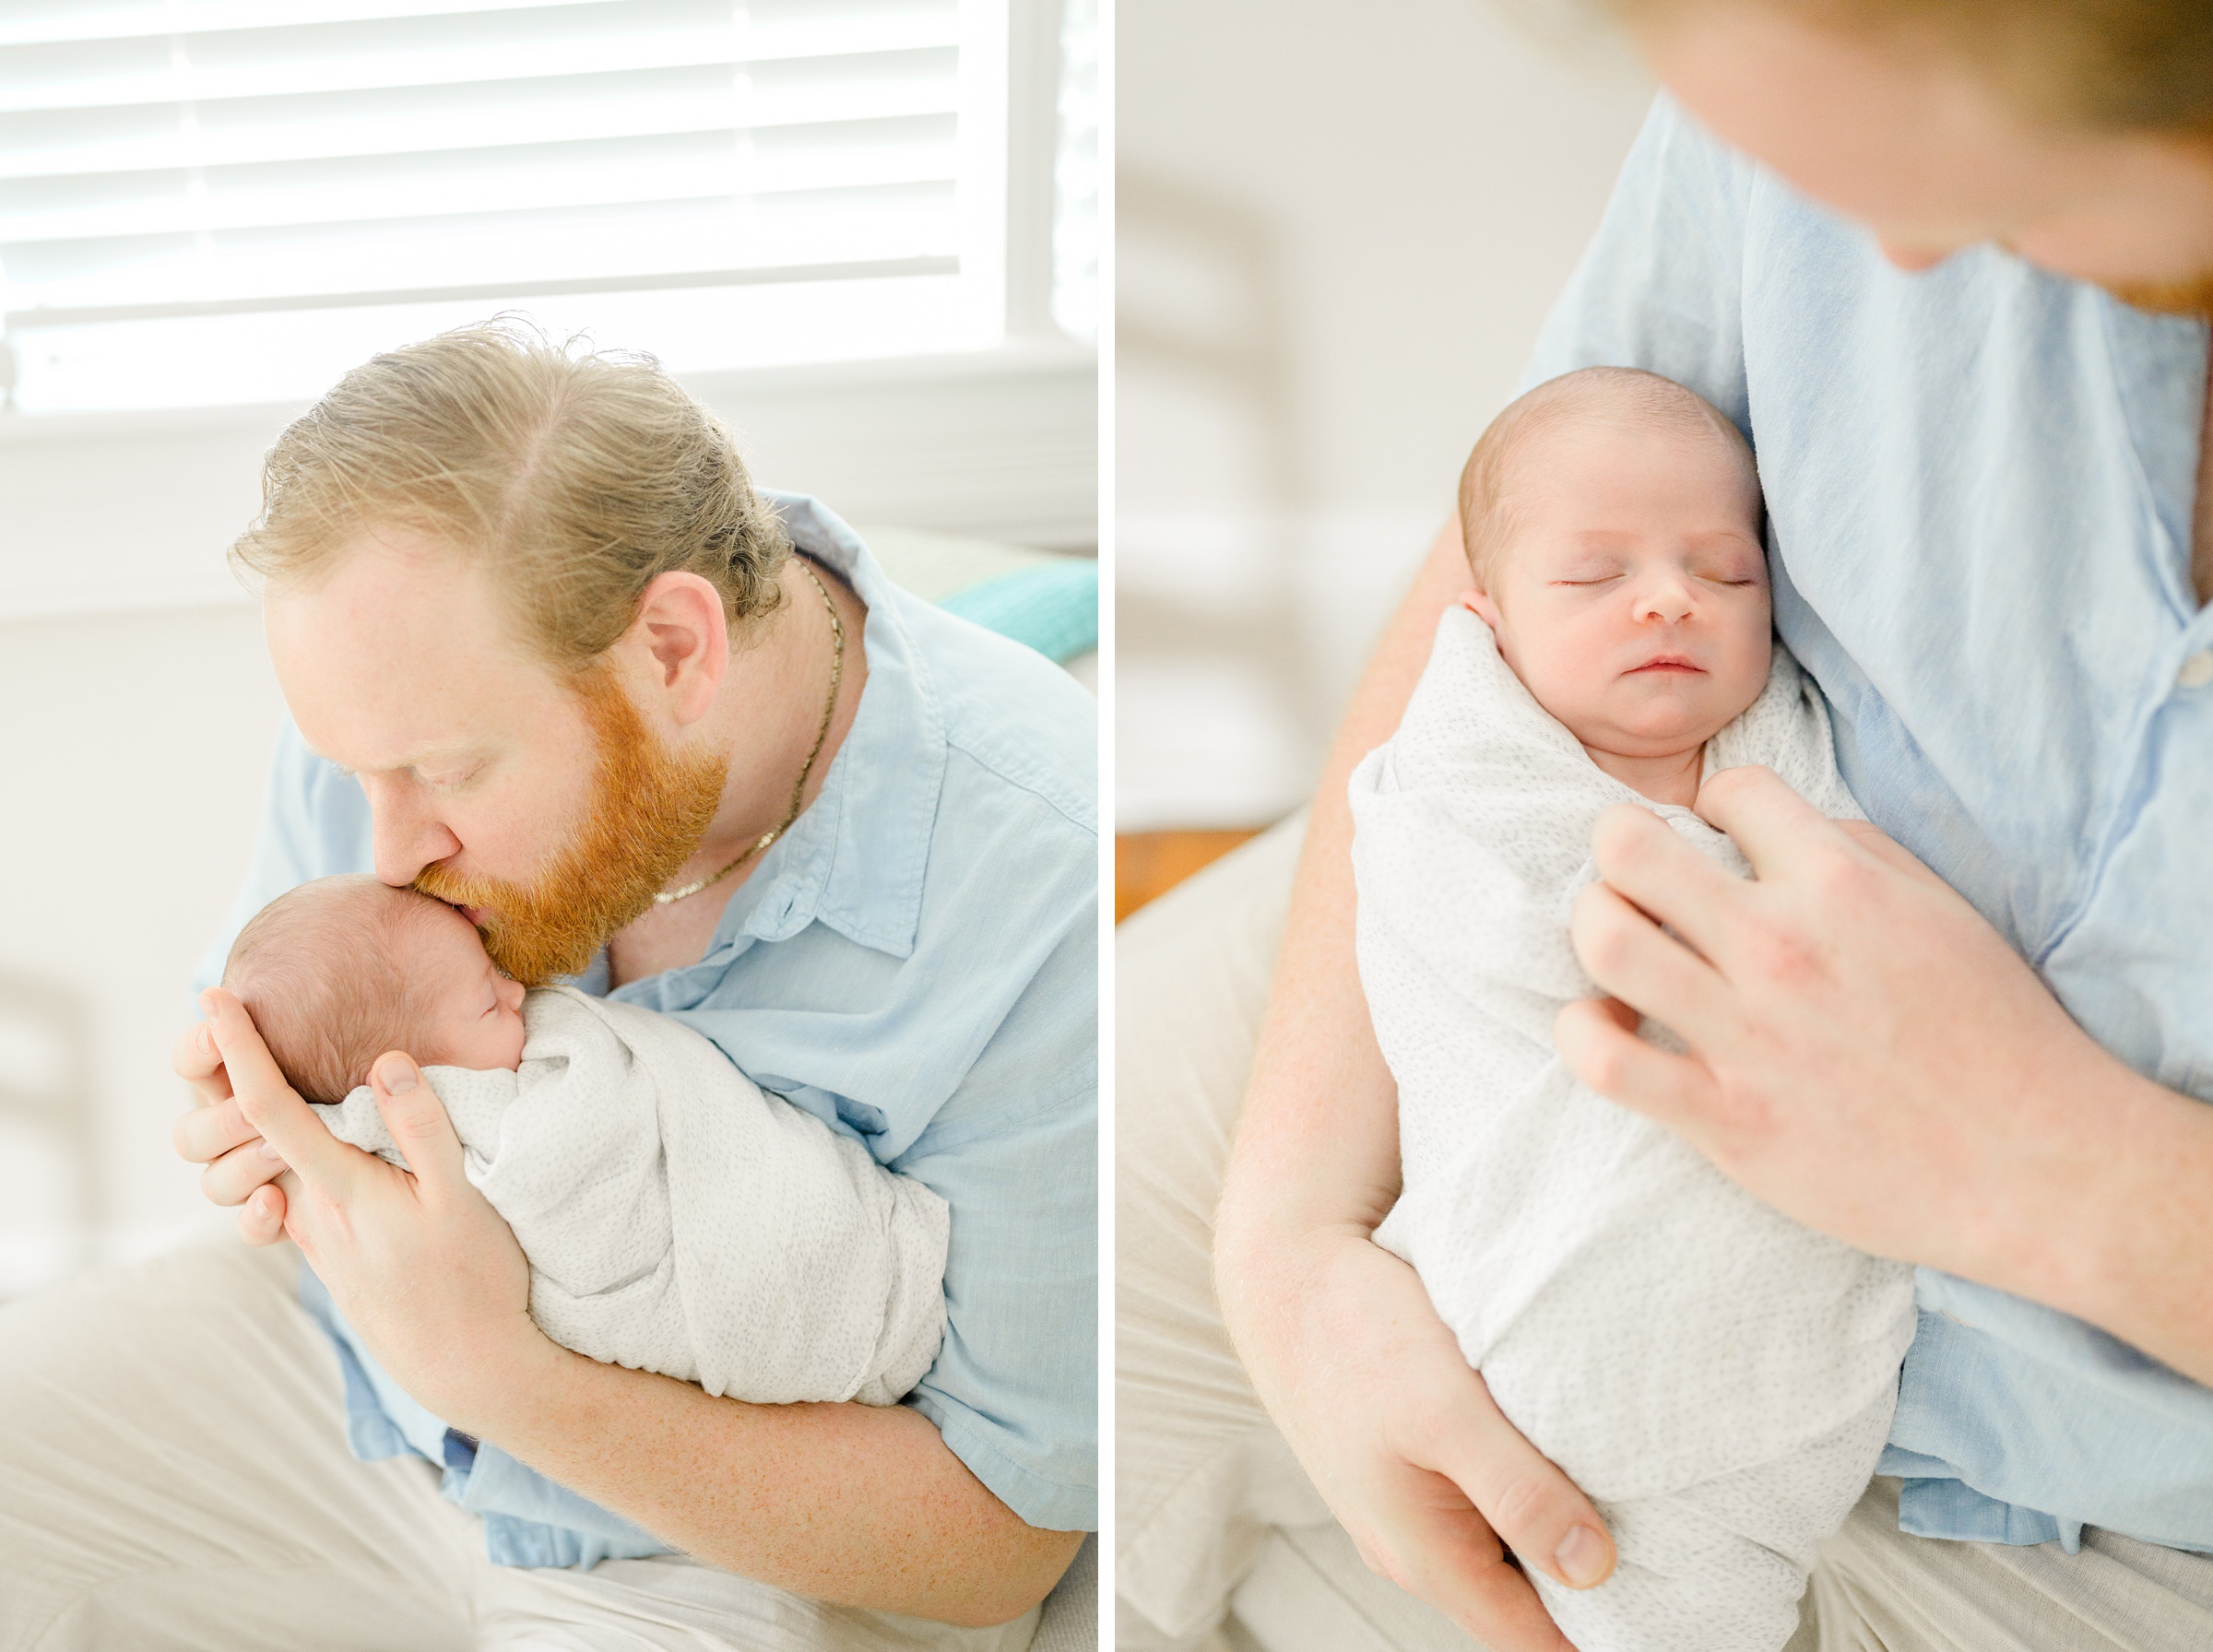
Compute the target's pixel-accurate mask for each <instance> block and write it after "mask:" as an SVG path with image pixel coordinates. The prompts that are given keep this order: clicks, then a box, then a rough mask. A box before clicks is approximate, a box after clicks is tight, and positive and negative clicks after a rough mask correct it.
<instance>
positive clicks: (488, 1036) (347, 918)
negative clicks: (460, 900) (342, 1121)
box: [223, 877, 523, 1102]
mask: <svg viewBox="0 0 2213 1652" xmlns="http://www.w3.org/2000/svg"><path fill="white" fill-rule="evenodd" d="M223 985H225V986H226V987H228V988H229V989H230V990H231V992H232V993H234V994H236V995H237V997H238V999H239V1001H240V1002H241V1003H243V1005H245V1007H246V1010H247V1013H249V1014H250V1015H252V1016H253V1018H254V1026H255V1027H257V1028H258V1029H260V1032H261V1036H262V1042H263V1043H265V1044H267V1045H268V1046H269V1054H270V1055H271V1056H273V1057H275V1059H276V1062H277V1065H278V1067H279V1068H283V1069H284V1076H285V1078H286V1079H287V1080H290V1083H291V1086H292V1088H293V1089H294V1090H296V1091H299V1092H300V1093H301V1094H302V1095H303V1096H305V1097H306V1098H307V1099H308V1100H309V1101H311V1102H341V1101H344V1100H345V1099H346V1092H347V1091H349V1090H351V1089H353V1088H354V1086H356V1085H357V1084H366V1083H367V1082H368V1081H369V1068H370V1065H371V1064H372V1063H373V1062H374V1061H375V1060H376V1058H377V1057H378V1056H381V1055H383V1054H384V1053H385V1051H386V1050H404V1051H405V1052H407V1054H408V1055H410V1056H413V1057H414V1058H415V1059H416V1060H417V1061H418V1062H420V1064H421V1065H423V1066H425V1067H441V1066H443V1067H473V1068H479V1069H484V1068H508V1069H510V1070H512V1069H513V1068H515V1067H517V1066H519V1065H520V1064H521V1062H522V1058H523V1016H522V1006H523V988H522V986H521V985H519V984H518V983H516V982H514V981H510V980H509V979H508V978H507V977H506V976H504V975H503V974H501V973H500V972H499V971H498V970H497V969H495V968H494V967H493V966H492V962H491V958H489V957H488V956H487V955H486V954H485V951H484V944H483V942H482V941H481V940H480V939H479V938H478V936H477V932H476V930H475V928H474V927H473V926H471V925H470V924H469V921H468V920H467V918H465V917H463V916H462V915H461V914H459V913H458V912H456V911H455V910H454V909H453V908H452V907H451V906H448V905H447V904H446V903H444V902H443V901H433V900H432V899H431V897H430V896H428V895H425V894H420V893H418V892H417V891H414V890H410V889H394V888H392V887H391V886H390V885H389V884H385V883H382V882H379V881H378V880H377V879H374V878H370V877H349V878H320V879H316V880H315V881H314V882H313V883H303V884H302V885H301V886H300V887H299V888H298V889H295V890H291V891H288V892H286V893H284V894H281V895H278V897H277V898H276V899H275V900H274V901H271V902H270V903H268V904H267V905H266V906H265V907H263V908H262V909H261V910H260V911H259V912H257V913H255V914H254V917H253V920H252V921H251V922H249V923H248V924H247V925H246V926H245V927H244V928H243V929H242V930H240V931H239V933H238V939H237V940H235V941H233V942H232V943H231V957H230V960H229V962H227V963H225V964H224V966H223Z"/></svg>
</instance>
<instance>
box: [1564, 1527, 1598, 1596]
mask: <svg viewBox="0 0 2213 1652" xmlns="http://www.w3.org/2000/svg"><path fill="white" fill-rule="evenodd" d="M1552 1558H1553V1559H1554V1560H1556V1561H1557V1562H1558V1563H1559V1567H1560V1572H1561V1575H1563V1576H1565V1577H1566V1578H1567V1579H1568V1582H1569V1583H1572V1584H1573V1585H1575V1587H1577V1588H1579V1589H1587V1588H1589V1587H1591V1586H1592V1584H1594V1583H1596V1582H1597V1581H1598V1580H1599V1579H1600V1578H1602V1577H1604V1575H1606V1540H1605V1539H1604V1538H1602V1537H1600V1536H1599V1535H1598V1533H1596V1532H1595V1531H1592V1529H1591V1528H1589V1527H1588V1526H1570V1527H1569V1528H1568V1535H1567V1536H1566V1537H1565V1538H1563V1539H1561V1540H1560V1546H1559V1547H1558V1548H1557V1549H1556V1550H1554V1551H1553V1555H1552Z"/></svg>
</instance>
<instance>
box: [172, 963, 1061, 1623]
mask: <svg viewBox="0 0 2213 1652" xmlns="http://www.w3.org/2000/svg"><path fill="white" fill-rule="evenodd" d="M204 1001H205V1004H206V1007H207V1010H208V1015H209V1020H208V1021H207V1023H206V1026H205V1028H204V1029H195V1031H194V1032H192V1033H189V1034H187V1035H186V1037H185V1039H184V1040H183V1041H182V1042H181V1043H180V1044H179V1046H178V1054H177V1058H176V1059H177V1070H178V1072H179V1073H180V1075H181V1076H183V1077H184V1078H185V1079H186V1080H189V1081H190V1082H191V1083H192V1084H193V1085H194V1087H195V1091H198V1093H199V1094H200V1096H201V1098H202V1100H203V1101H204V1102H205V1103H207V1104H206V1105H204V1106H202V1107H201V1108H199V1109H198V1110H197V1111H195V1113H192V1114H189V1115H186V1118H185V1120H184V1121H182V1122H181V1123H180V1125H179V1127H178V1143H179V1149H180V1150H181V1151H183V1152H184V1154H185V1156H186V1157H188V1158H194V1159H197V1160H200V1161H201V1162H207V1163H208V1166H209V1168H208V1171H207V1175H206V1176H205V1177H204V1178H203V1180H204V1183H205V1185H206V1186H207V1188H208V1192H209V1196H210V1197H211V1198H215V1199H216V1200H217V1202H219V1203H223V1204H239V1203H241V1202H242V1201H243V1209H241V1211H240V1215H239V1226H240V1231H241V1232H242V1233H243V1235H244V1236H245V1237H246V1239H247V1240H248V1241H249V1242H251V1243H254V1244H267V1243H270V1242H271V1241H273V1240H275V1239H276V1238H278V1237H279V1236H280V1233H281V1234H282V1235H283V1236H288V1237H290V1238H291V1239H292V1240H293V1241H294V1242H296V1243H297V1244H298V1245H299V1246H300V1248H301V1250H302V1253H304V1254H305V1256H306V1257H307V1259H308V1261H309V1262H310V1263H311V1264H312V1265H313V1266H314V1269H315V1272H316V1274H317V1276H318V1277H320V1278H321V1280H323V1282H324V1284H325V1285H326V1286H327V1287H328V1288H329V1289H330V1292H331V1294H332V1296H333V1297H334V1298H336V1299H337V1303H338V1304H339V1307H340V1309H341V1311H342V1312H344V1314H345V1315H346V1316H347V1318H348V1319H349V1320H350V1321H351V1322H352V1323H353V1325H354V1327H355V1328H357V1329H358V1330H359V1331H360V1332H361V1335H362V1337H363V1338H364V1339H366V1340H367V1341H368V1342H369V1344H370V1346H371V1347H372V1348H373V1350H375V1351H376V1354H377V1357H378V1359H379V1361H380V1362H381V1363H383V1364H384V1366H385V1369H386V1370H387V1371H388V1372H390V1374H391V1375H392V1376H393V1378H394V1380H395V1381H396V1382H398V1383H399V1384H400V1386H402V1387H404V1388H405V1389H406V1390H407V1391H408V1393H409V1394H411V1395H413V1396H415V1398H417V1399H419V1400H420V1402H421V1403H422V1404H423V1405H425V1406H426V1407H427V1408H429V1409H430V1410H432V1412H433V1413H434V1414H435V1415H437V1416H440V1417H443V1418H444V1419H445V1420H446V1421H447V1422H449V1423H450V1424H451V1425H452V1426H454V1427H456V1428H458V1429H460V1430H462V1431H463V1432H464V1433H467V1434H473V1435H475V1436H477V1437H478V1438H479V1439H485V1440H490V1441H491V1442H492V1443H493V1444H495V1445H499V1446H500V1447H502V1448H503V1450H505V1451H507V1452H508V1453H510V1454H511V1455H512V1456H514V1457H516V1458H517V1459H519V1460H520V1461H523V1462H526V1463H528V1464H530V1465H531V1466H532V1467H534V1468H536V1469H539V1470H540V1471H541V1472H543V1473H545V1474H548V1475H550V1476H551V1477H552V1478H553V1479H555V1480H556V1481H560V1482H561V1483H562V1484H564V1485H567V1486H570V1487H572V1488H573V1489H574V1490H575V1491H577V1492H578V1493H581V1494H582V1495H584V1496H586V1497H588V1498H591V1499H593V1500H594V1501H597V1502H599V1503H601V1504H605V1505H607V1506H609V1507H610V1508H612V1509H614V1510H615V1511H616V1512H617V1513H619V1514H621V1515H622V1516H625V1517H626V1518H628V1519H630V1520H633V1521H634V1522H635V1523H637V1524H638V1525H640V1526H643V1527H645V1528H646V1529H647V1530H649V1531H652V1532H654V1533H655V1534H656V1535H657V1536H659V1537H661V1538H662V1539H664V1540H667V1541H669V1542H670V1543H672V1544H675V1545H676V1546H677V1547H679V1548H681V1549H683V1550H685V1551H686V1552H689V1553H692V1554H693V1555H695V1556H697V1557H698V1558H699V1559H701V1560H703V1561H704V1562H706V1563H708V1564H710V1565H716V1566H722V1567H725V1568H727V1569H728V1570H730V1571H734V1572H738V1573H740V1574H742V1575H746V1576H749V1577H753V1578H757V1579H759V1580H760V1581H762V1582H764V1583H769V1584H774V1585H776V1586H779V1587H785V1588H790V1589H794V1590H797V1591H799V1592H800V1593H803V1594H810V1595H813V1596H815V1597H817V1598H818V1599H828V1600H833V1601H837V1602H839V1603H841V1604H846V1605H854V1606H865V1607H871V1608H875V1609H877V1610H881V1611H900V1612H905V1613H907V1614H909V1615H912V1616H916V1617H929V1618H936V1619H939V1620H941V1621H943V1622H953V1623H964V1624H986V1623H997V1622H1005V1621H1006V1620H1008V1619H1010V1618H1013V1617H1018V1616H1020V1615H1021V1614H1022V1613H1023V1612H1024V1611H1028V1610H1029V1609H1030V1608H1031V1607H1032V1606H1035V1604H1036V1603H1037V1602H1038V1601H1039V1600H1040V1599H1043V1598H1044V1596H1045V1595H1046V1593H1047V1591H1048V1590H1049V1589H1050V1588H1051V1587H1052V1586H1053V1584H1054V1583H1055V1582H1056V1581H1057V1580H1058V1579H1059V1576H1060V1574H1061V1573H1062V1572H1063V1571H1065V1570H1066V1569H1067V1566H1068V1563H1069V1561H1070V1559H1071V1557H1072V1556H1073V1555H1074V1553H1075V1551H1076V1548H1077V1545H1078V1544H1080V1543H1081V1542H1082V1541H1083V1534H1082V1533H1081V1532H1068V1531H1047V1530H1040V1529H1038V1528H1033V1527H1030V1526H1028V1525H1026V1524H1024V1522H1023V1521H1022V1519H1021V1518H1020V1517H1019V1516H1016V1515H1015V1514H1014V1513H1013V1511H1012V1510H1011V1509H1009V1508H1008V1507H1007V1506H1006V1504H1003V1503H1001V1502H1000V1500H999V1499H998V1498H997V1497H996V1496H994V1495H993V1494H992V1493H991V1492H990V1491H989V1490H988V1489H987V1488H986V1487H985V1486H984V1484H983V1483H982V1482H981V1481H978V1480H977V1479H976V1477H975V1476H974V1475H973V1474H971V1473H970V1472H969V1471H968V1469H967V1468H966V1467H965V1466H964V1464H963V1463H962V1462H961V1460H960V1459H959V1458H958V1457H955V1456H954V1455H953V1452H952V1451H951V1450H950V1449H949V1448H948V1447H947V1446H946V1445H945V1443H944V1441H943V1440H942V1439H941V1437H940V1436H939V1434H938V1431H937V1428H936V1427H935V1425H933V1424H932V1423H931V1422H929V1419H928V1418H926V1417H924V1416H922V1415H921V1414H920V1413H919V1412H917V1411H914V1410H908V1409H906V1408H905V1407H896V1406H893V1407H879V1406H863V1405H857V1404H849V1403H848V1404H821V1405H789V1406H760V1405H748V1404H745V1403H743V1402H741V1401H739V1400H734V1399H721V1398H715V1397H713V1396H710V1395H708V1394H707V1393H705V1392H704V1390H702V1389H700V1388H697V1387H695V1386H692V1385H691V1384H688V1383H680V1382H677V1381H675V1380H673V1379H671V1378H669V1377H665V1376H658V1375H653V1374H651V1373H647V1372H640V1371H631V1370H626V1369H624V1368H623V1367H621V1366H617V1365H603V1364H600V1363H598V1362H597V1361H594V1360H589V1359H586V1358H585V1357H584V1356H583V1355H581V1354H576V1353H573V1352H571V1351H569V1350H567V1349H564V1348H562V1347H560V1346H559V1345H558V1344H556V1343H554V1342H552V1341H551V1340H550V1339H548V1338H547V1337H546V1336H545V1334H544V1333H543V1332H541V1331H540V1330H538V1327H537V1325H536V1323H535V1322H534V1321H532V1319H531V1318H530V1316H529V1288H530V1277H529V1267H528V1264H527V1262H525V1260H524V1258H523V1253H522V1249H521V1247H520V1246H519V1245H517V1244H516V1243H515V1234H514V1233H513V1232H512V1231H511V1230H510V1229H509V1228H508V1226H507V1224H506V1223H505V1222H504V1221H502V1220H501V1218H500V1215H499V1213H498V1212H497V1211H496V1210H494V1209H492V1208H491V1204H490V1203H489V1202H488V1201H487V1200H486V1199H485V1198H484V1196H483V1195H482V1194H481V1193H479V1191H478V1190H477V1189H476V1188H475V1187H473V1186H470V1185H469V1182H468V1180H467V1177H466V1176H465V1175H464V1174H462V1168H461V1144H460V1141H459V1139H457V1138H456V1136H455V1134H454V1129H453V1125H452V1122H451V1121H450V1120H449V1119H448V1118H447V1117H446V1114H445V1108H444V1105H443V1104H442V1103H440V1102H439V1101H438V1099H437V1095H436V1093H435V1092H434V1091H432V1089H431V1088H430V1086H429V1085H427V1084H423V1083H420V1082H418V1081H416V1080H417V1069H416V1068H415V1066H414V1064H413V1063H412V1062H411V1061H409V1060H408V1058H407V1057H405V1056H400V1055H397V1054H396V1053H395V1054H387V1055H385V1056H381V1057H380V1058H379V1059H378V1062H377V1065H376V1068H375V1069H374V1070H373V1072H372V1074H371V1079H370V1083H371V1088H372V1090H373V1091H374V1093H375V1096H376V1101H377V1107H378V1110H379V1112H380V1113H381V1114H382V1115H384V1119H385V1127H386V1128H387V1129H389V1130H390V1132H391V1134H392V1138H393V1140H394V1141H395V1142H396V1143H397V1144H398V1146H399V1149H400V1151H401V1153H402V1154H403V1155H404V1156H405V1157H406V1159H407V1162H408V1164H410V1165H412V1166H414V1167H415V1171H416V1174H408V1172H406V1171H402V1170H399V1169H396V1168H395V1167H394V1166H392V1165H390V1164H387V1163H385V1162H384V1161H383V1160H382V1159H378V1158H375V1157H373V1156H372V1155H371V1154H368V1153H364V1152H362V1151H361V1150H360V1149H358V1148H355V1147H351V1146H349V1145H348V1144H347V1143H345V1142H342V1141H340V1140H338V1139H337V1138H336V1137H334V1136H332V1135H331V1134H330V1132H329V1130H328V1129H326V1128H325V1127H324V1124H323V1121H322V1120H321V1119H319V1118H317V1117H315V1116H314V1114H313V1113H312V1112H311V1111H310V1109H309V1108H308V1106H307V1103H304V1102H303V1101H302V1100H301V1099H300V1097H299V1096H298V1095H297V1094H296V1093H294V1092H293V1091H292V1090H291V1088H290V1086H289V1085H288V1084H286V1082H285V1081H284V1077H283V1075H282V1074H281V1073H280V1072H278V1069H277V1066H276V1063H275V1062H274V1061H272V1060H271V1059H270V1058H269V1055H268V1052H267V1050H266V1047H265V1046H264V1045H263V1044H262V1042H261V1038H260V1036H259V1034H258V1033H257V1032H255V1030H254V1024H253V1021H252V1019H251V1018H250V1017H249V1016H248V1015H247V1014H246V1011H245V1009H244V1007H243V1006H242V1005H241V1004H239V1002H238V1001H237V999H236V998H234V997H231V995H230V994H228V993H225V992H221V991H219V990H218V991H212V992H210V993H208V994H207V995H206V998H205V1000H204ZM203 1032H205V1033H206V1034H207V1037H206V1038H203V1035H202V1034H203ZM395 1082H397V1083H400V1084H401V1085H402V1088H401V1089H400V1090H399V1091H393V1090H392V1089H391V1088H390V1085H391V1084H392V1083H395ZM265 1140H266V1143H267V1144H269V1145H270V1146H271V1147H272V1148H273V1149H275V1150H276V1151H277V1153H278V1158H276V1159H274V1160H270V1159H265V1158H263V1157H262V1156H261V1152H260V1144H261V1143H262V1142H263V1141H265ZM271 1174H275V1175H276V1183H275V1186H270V1187H267V1188H266V1189H265V1187H264V1186H263V1184H264V1182H265V1181H266V1178H267V1177H268V1176H269V1175H271ZM279 1224H281V1227H280V1226H279Z"/></svg>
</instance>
